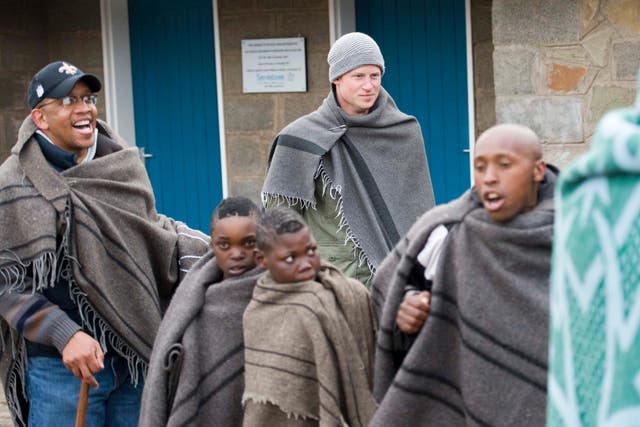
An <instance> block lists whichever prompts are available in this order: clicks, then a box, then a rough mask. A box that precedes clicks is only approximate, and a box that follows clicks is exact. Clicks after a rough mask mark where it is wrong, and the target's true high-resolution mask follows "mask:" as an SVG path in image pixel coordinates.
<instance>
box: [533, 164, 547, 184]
mask: <svg viewBox="0 0 640 427" xmlns="http://www.w3.org/2000/svg"><path fill="white" fill-rule="evenodd" d="M546 171H547V164H546V163H545V162H544V160H536V163H535V164H534V165H533V181H534V182H542V180H543V179H544V173H545V172H546Z"/></svg>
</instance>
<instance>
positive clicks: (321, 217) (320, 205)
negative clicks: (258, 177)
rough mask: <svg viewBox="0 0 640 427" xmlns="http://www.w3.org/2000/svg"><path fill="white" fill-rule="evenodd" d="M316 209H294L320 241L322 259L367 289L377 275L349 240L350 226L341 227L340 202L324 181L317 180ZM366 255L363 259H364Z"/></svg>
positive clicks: (269, 202) (273, 203)
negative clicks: (348, 231) (326, 187)
mask: <svg viewBox="0 0 640 427" xmlns="http://www.w3.org/2000/svg"><path fill="white" fill-rule="evenodd" d="M315 199H316V206H315V209H314V208H311V207H309V208H303V207H301V206H300V205H295V206H290V207H291V208H292V209H295V210H296V211H297V212H298V213H300V215H302V217H303V218H304V220H305V221H306V223H307V224H308V225H309V228H310V229H311V232H312V233H313V236H314V237H315V238H316V241H317V242H318V250H319V252H320V256H321V257H322V258H323V259H325V260H327V261H329V262H330V263H331V264H333V265H335V266H336V267H338V268H339V269H340V270H342V272H343V273H344V274H345V275H347V276H349V277H351V278H353V279H356V280H359V281H360V282H362V283H364V284H365V285H366V286H367V288H369V287H370V285H371V279H372V278H373V273H372V272H371V270H369V267H368V266H367V261H366V259H365V258H364V254H361V251H360V250H358V248H356V247H355V245H354V243H353V241H352V240H350V239H349V240H347V232H346V227H347V226H346V225H345V227H342V228H340V214H339V212H338V206H337V201H336V200H334V199H333V198H331V196H329V194H328V193H327V192H324V194H323V191H322V180H321V179H316V190H315ZM285 203H286V202H284V201H280V202H277V201H276V200H275V199H269V201H268V202H267V208H272V207H275V206H278V205H284V204H285ZM361 255H362V257H363V258H362V259H361V258H360V256H361Z"/></svg>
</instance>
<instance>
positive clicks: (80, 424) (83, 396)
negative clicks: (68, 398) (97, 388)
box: [75, 381, 89, 427]
mask: <svg viewBox="0 0 640 427" xmlns="http://www.w3.org/2000/svg"><path fill="white" fill-rule="evenodd" d="M88 403H89V384H87V383H86V382H85V381H81V382H80V396H79V397H78V410H77V411H76V426H75V427H84V424H85V421H86V419H87V404H88Z"/></svg>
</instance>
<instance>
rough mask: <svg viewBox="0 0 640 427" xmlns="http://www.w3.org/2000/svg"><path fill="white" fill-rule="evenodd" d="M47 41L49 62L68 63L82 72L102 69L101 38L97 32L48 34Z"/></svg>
mask: <svg viewBox="0 0 640 427" xmlns="http://www.w3.org/2000/svg"><path fill="white" fill-rule="evenodd" d="M47 41H48V48H49V58H51V60H55V59H63V60H65V61H69V62H71V63H73V64H74V65H76V66H77V67H78V68H80V69H81V70H83V71H86V70H88V69H90V68H97V69H102V66H103V64H102V36H101V35H100V32H99V31H89V32H82V33H59V32H58V33H50V34H49V35H48V36H47Z"/></svg>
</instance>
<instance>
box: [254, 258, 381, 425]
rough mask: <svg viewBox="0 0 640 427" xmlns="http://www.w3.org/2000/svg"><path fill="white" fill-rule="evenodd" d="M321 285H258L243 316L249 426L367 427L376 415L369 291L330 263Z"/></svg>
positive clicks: (267, 282)
mask: <svg viewBox="0 0 640 427" xmlns="http://www.w3.org/2000/svg"><path fill="white" fill-rule="evenodd" d="M316 280H317V281H308V282H300V283H287V284H283V283H275V282H274V281H273V279H272V278H271V276H270V274H269V273H265V275H264V276H263V277H262V278H261V279H260V280H259V281H258V284H257V285H256V288H255V290H254V293H253V298H252V300H251V303H250V304H249V306H248V307H247V311H246V312H245V315H244V341H245V392H244V395H243V404H244V405H245V418H244V425H245V426H288V425H321V426H342V425H349V426H366V425H367V424H368V423H369V420H370V419H371V416H372V415H373V412H374V410H375V402H374V400H373V396H372V394H371V383H372V368H373V349H374V328H375V323H374V317H373V310H372V307H371V303H370V298H369V292H368V291H367V289H366V288H365V286H364V285H363V284H362V283H360V282H357V281H355V280H353V279H349V278H347V277H346V276H344V274H342V273H341V272H340V271H339V270H337V269H335V268H334V267H333V266H331V265H329V264H324V263H323V266H322V268H321V270H320V272H319V273H318V276H317V279H316ZM276 408H277V410H276Z"/></svg>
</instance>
